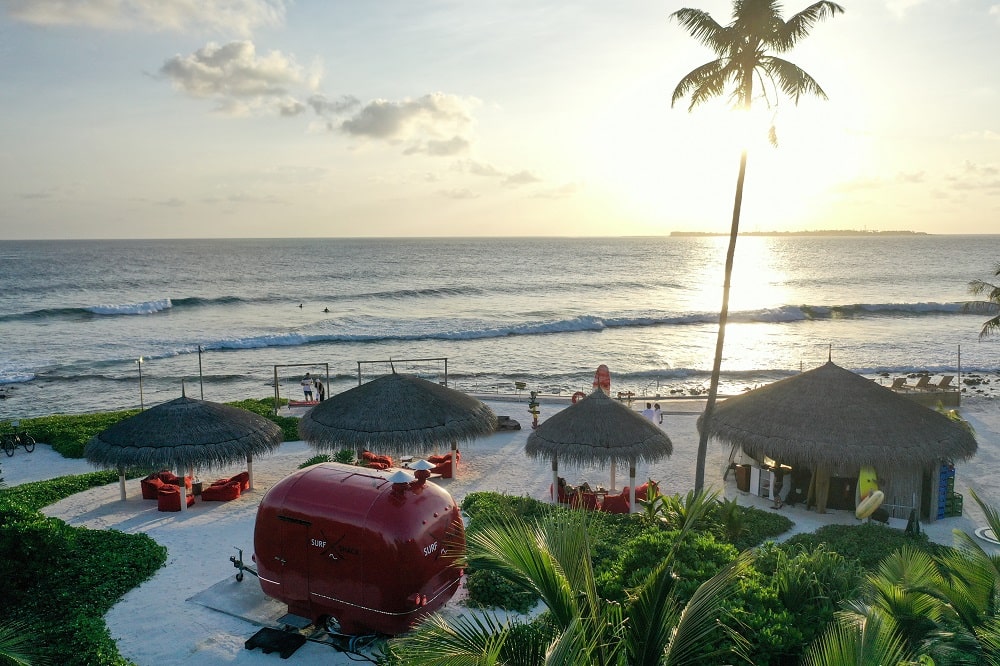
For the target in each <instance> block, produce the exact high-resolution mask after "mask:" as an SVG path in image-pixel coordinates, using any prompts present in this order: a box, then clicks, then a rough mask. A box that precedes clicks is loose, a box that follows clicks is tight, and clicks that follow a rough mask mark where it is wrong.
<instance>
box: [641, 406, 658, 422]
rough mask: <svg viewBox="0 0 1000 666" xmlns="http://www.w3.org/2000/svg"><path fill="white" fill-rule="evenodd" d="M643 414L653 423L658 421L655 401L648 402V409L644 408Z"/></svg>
mask: <svg viewBox="0 0 1000 666" xmlns="http://www.w3.org/2000/svg"><path fill="white" fill-rule="evenodd" d="M642 415H643V416H645V417H646V418H647V419H649V420H650V421H652V422H653V423H656V413H655V412H654V411H653V403H651V402H647V403H646V409H644V410H642Z"/></svg>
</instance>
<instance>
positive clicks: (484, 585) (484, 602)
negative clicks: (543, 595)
mask: <svg viewBox="0 0 1000 666" xmlns="http://www.w3.org/2000/svg"><path fill="white" fill-rule="evenodd" d="M465 587H466V589H468V591H469V606H470V607H472V608H491V607H494V608H502V609H504V610H511V611H517V612H518V613H527V612H528V611H530V610H531V609H532V608H534V607H535V604H537V603H538V596H537V595H536V594H534V593H533V592H528V591H527V590H523V589H521V588H519V587H517V586H516V585H514V584H513V583H511V582H510V581H508V580H507V579H506V578H504V577H503V576H501V575H500V574H498V573H496V572H495V571H487V570H485V569H471V568H470V569H469V571H468V573H467V577H466V579H465Z"/></svg>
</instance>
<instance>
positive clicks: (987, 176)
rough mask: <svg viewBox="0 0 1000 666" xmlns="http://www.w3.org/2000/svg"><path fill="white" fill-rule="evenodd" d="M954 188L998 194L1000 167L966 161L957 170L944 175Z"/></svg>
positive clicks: (999, 189) (999, 190) (999, 188)
mask: <svg viewBox="0 0 1000 666" xmlns="http://www.w3.org/2000/svg"><path fill="white" fill-rule="evenodd" d="M945 180H946V181H948V182H949V183H950V185H951V187H952V189H955V190H963V191H981V192H985V193H987V194H1000V167H997V165H995V164H976V163H975V162H970V161H966V162H965V163H964V164H962V167H961V169H960V170H959V171H958V172H954V173H950V174H948V175H946V176H945Z"/></svg>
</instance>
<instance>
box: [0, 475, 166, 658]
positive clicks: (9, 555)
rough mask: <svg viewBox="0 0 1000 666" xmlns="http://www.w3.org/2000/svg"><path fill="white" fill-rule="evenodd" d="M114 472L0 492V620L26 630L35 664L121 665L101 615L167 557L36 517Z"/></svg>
mask: <svg viewBox="0 0 1000 666" xmlns="http://www.w3.org/2000/svg"><path fill="white" fill-rule="evenodd" d="M116 478H117V475H116V474H115V473H113V472H94V473H92V474H84V475H80V476H64V477H59V478H57V479H53V480H51V481H39V482H35V483H27V484H23V485H19V486H16V487H14V488H6V489H3V490H0V599H3V608H4V619H5V620H8V619H9V620H10V621H13V622H20V623H22V624H24V625H26V629H25V631H26V632H28V633H29V634H30V635H32V637H33V642H34V644H35V645H36V646H37V649H36V654H38V656H39V658H40V660H41V659H44V660H46V661H48V662H50V663H59V664H65V665H69V666H72V665H76V664H81V665H83V664H123V665H124V664H126V663H127V662H126V661H125V660H123V659H122V658H121V656H120V655H119V653H118V648H117V646H116V645H115V642H114V640H112V639H111V636H110V634H109V632H108V629H107V626H106V625H105V624H104V619H103V618H104V614H105V613H107V611H108V610H110V608H111V607H112V606H113V605H114V604H115V603H117V601H118V599H119V598H121V596H122V595H124V594H125V593H126V592H127V591H129V590H131V589H132V588H134V587H136V586H137V585H139V584H140V583H141V582H142V581H144V580H146V579H147V578H149V577H150V576H152V575H153V574H154V573H155V572H156V570H157V569H159V568H160V567H161V566H163V563H164V562H165V561H166V558H167V550H166V548H164V547H163V546H160V545H159V544H157V543H156V542H155V541H153V539H151V538H150V537H148V536H147V535H145V534H125V533H122V532H114V531H104V530H89V529H85V528H78V527H71V526H69V525H67V524H66V523H65V522H63V521H62V520H59V519H57V518H48V517H46V516H44V515H43V514H41V513H40V512H39V511H38V509H40V508H41V507H43V506H46V505H48V504H51V503H52V502H55V501H58V500H60V499H63V498H64V497H68V496H70V495H73V494H75V493H77V492H80V491H82V490H86V489H87V488H90V487H92V486H95V485H106V484H108V483H111V482H113V481H114V480H115V479H116Z"/></svg>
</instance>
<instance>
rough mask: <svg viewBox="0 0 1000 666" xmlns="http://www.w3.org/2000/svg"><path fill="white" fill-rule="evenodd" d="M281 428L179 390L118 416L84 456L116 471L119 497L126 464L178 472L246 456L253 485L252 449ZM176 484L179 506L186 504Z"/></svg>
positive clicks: (270, 443)
mask: <svg viewBox="0 0 1000 666" xmlns="http://www.w3.org/2000/svg"><path fill="white" fill-rule="evenodd" d="M281 439H282V436H281V428H279V427H278V425H277V424H275V423H274V422H273V421H270V420H268V419H266V418H264V417H263V416H260V415H258V414H254V413H253V412H248V411H247V410H245V409H239V408H238V407H230V406H229V405H222V404H219V403H216V402H208V401H206V400H195V399H194V398H188V397H186V396H183V395H182V396H181V397H180V398H176V399H174V400H171V401H169V402H165V403H163V404H160V405H157V406H155V407H151V408H150V409H147V410H145V411H143V412H139V413H138V414H136V415H135V416H131V417H129V418H127V419H124V420H122V421H119V422H118V423H116V424H115V425H113V426H111V427H110V428H108V429H107V430H105V431H104V432H101V433H100V434H98V435H95V436H94V437H93V438H91V440H90V441H89V442H88V443H87V446H86V448H85V449H84V456H85V457H86V458H87V460H88V461H90V462H91V463H94V464H95V465H98V466H101V467H105V468H108V469H110V468H116V469H118V471H119V484H120V486H121V496H122V499H123V500H124V499H125V471H124V470H125V468H126V467H144V468H157V467H170V468H176V469H178V470H179V471H180V476H181V477H184V476H185V474H186V470H187V469H188V468H191V467H194V466H195V465H198V466H207V467H209V468H211V467H213V466H215V465H224V464H232V463H235V462H239V461H242V460H244V459H245V460H246V461H247V471H248V472H249V473H250V487H251V488H252V487H253V455H254V454H255V453H265V452H268V451H273V450H274V449H275V448H277V447H278V445H279V444H280V443H281ZM184 495H185V488H184V484H183V483H182V484H181V510H183V509H184V508H185V507H186V506H187V502H186V498H185V496H184Z"/></svg>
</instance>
